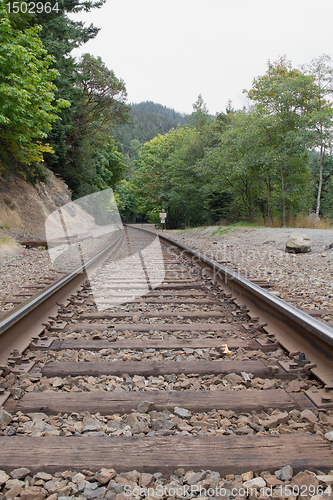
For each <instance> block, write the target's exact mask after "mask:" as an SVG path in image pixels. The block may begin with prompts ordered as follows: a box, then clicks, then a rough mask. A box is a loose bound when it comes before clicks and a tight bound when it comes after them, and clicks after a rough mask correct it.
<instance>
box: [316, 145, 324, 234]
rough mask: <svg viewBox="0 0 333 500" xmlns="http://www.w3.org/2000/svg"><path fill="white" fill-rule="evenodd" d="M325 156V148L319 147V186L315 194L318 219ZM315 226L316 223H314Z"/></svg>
mask: <svg viewBox="0 0 333 500" xmlns="http://www.w3.org/2000/svg"><path fill="white" fill-rule="evenodd" d="M324 154H325V146H323V145H322V144H321V145H320V162H319V186H318V194H317V208H316V217H319V210H320V198H321V189H322V186H323V160H324ZM315 225H316V222H315Z"/></svg>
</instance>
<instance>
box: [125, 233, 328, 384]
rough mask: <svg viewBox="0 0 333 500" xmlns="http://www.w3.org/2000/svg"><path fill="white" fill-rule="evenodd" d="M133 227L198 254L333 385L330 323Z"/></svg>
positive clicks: (216, 277) (215, 277) (289, 347)
mask: <svg viewBox="0 0 333 500" xmlns="http://www.w3.org/2000/svg"><path fill="white" fill-rule="evenodd" d="M125 225H126V224H125ZM129 226H130V227H132V228H134V229H137V230H140V231H147V232H150V233H153V234H156V235H158V236H159V237H160V238H161V239H162V240H165V241H166V242H169V243H170V244H172V245H174V246H176V247H178V248H179V249H181V250H182V251H183V252H185V253H186V254H188V255H189V256H191V257H195V258H196V261H197V262H198V263H199V264H200V265H201V264H202V263H204V264H206V265H207V267H206V268H205V271H206V272H209V274H210V275H211V278H212V279H213V281H216V282H217V283H218V284H219V286H220V287H221V288H223V290H224V291H225V292H228V293H232V294H233V295H234V296H235V297H236V299H237V300H238V302H239V303H242V304H244V305H246V307H247V308H248V309H249V315H250V316H252V317H254V316H259V317H260V319H261V320H263V321H264V322H265V323H266V324H267V326H266V327H264V329H265V330H266V332H267V333H269V334H271V335H273V336H275V338H276V340H277V341H278V342H279V343H280V344H281V345H282V346H283V347H284V348H285V349H286V350H287V351H289V353H290V356H291V357H293V356H294V355H296V354H298V353H299V352H302V353H304V354H305V355H306V358H307V359H309V361H310V362H309V363H307V366H305V368H306V370H307V371H308V372H311V373H313V374H314V375H315V376H316V377H317V378H319V379H320V380H321V381H322V382H323V383H324V384H326V385H327V386H329V387H331V386H332V388H333V329H332V328H331V327H330V326H328V325H327V324H325V323H322V322H321V321H318V320H317V319H315V318H312V317H311V316H309V315H308V314H306V313H305V312H303V311H301V310H300V309H297V308H296V307H294V306H292V305H290V304H288V303H287V302H285V301H284V300H282V299H280V298H279V297H276V296H275V295H272V294H271V293H269V292H267V291H266V290H264V289H263V288H261V287H260V286H258V285H256V284H255V283H252V282H251V281H249V280H247V279H246V278H243V277H242V276H240V275H239V274H237V273H236V272H234V271H232V270H231V269H229V268H227V267H226V266H223V265H222V264H219V263H218V262H216V261H214V260H212V259H210V258H209V257H206V256H205V255H203V254H201V253H199V252H197V251H196V250H193V249H192V248H190V247H188V246H186V245H183V244H182V243H179V242H178V241H175V240H173V239H171V238H169V237H167V236H164V235H163V234H161V233H160V232H155V231H151V230H149V229H144V228H137V227H135V226H131V225H129ZM201 267H202V266H201Z"/></svg>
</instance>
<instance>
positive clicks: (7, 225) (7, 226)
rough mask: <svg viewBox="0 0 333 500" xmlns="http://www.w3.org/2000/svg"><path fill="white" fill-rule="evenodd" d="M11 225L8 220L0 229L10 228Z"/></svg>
mask: <svg viewBox="0 0 333 500" xmlns="http://www.w3.org/2000/svg"><path fill="white" fill-rule="evenodd" d="M9 228H10V225H9V224H8V223H7V222H6V224H3V225H1V226H0V229H9Z"/></svg>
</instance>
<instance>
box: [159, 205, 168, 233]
mask: <svg viewBox="0 0 333 500" xmlns="http://www.w3.org/2000/svg"><path fill="white" fill-rule="evenodd" d="M166 216H167V214H166V213H165V212H164V210H163V209H162V212H160V219H161V224H162V231H163V228H164V223H165V219H166Z"/></svg>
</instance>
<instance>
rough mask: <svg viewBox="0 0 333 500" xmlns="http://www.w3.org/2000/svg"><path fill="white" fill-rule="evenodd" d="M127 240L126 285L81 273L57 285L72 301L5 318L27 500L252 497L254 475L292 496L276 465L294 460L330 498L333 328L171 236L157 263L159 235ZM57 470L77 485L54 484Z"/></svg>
mask: <svg viewBox="0 0 333 500" xmlns="http://www.w3.org/2000/svg"><path fill="white" fill-rule="evenodd" d="M123 233H124V234H123V235H122V236H121V237H120V238H119V240H118V242H117V243H116V245H115V247H114V248H113V250H112V252H113V253H112V257H111V258H110V257H109V259H111V260H112V262H113V263H116V266H115V267H114V268H113V270H114V272H113V275H112V278H109V277H108V276H110V275H108V276H107V275H106V274H103V271H100V270H98V265H97V264H96V263H95V268H96V269H97V270H96V271H95V272H96V273H97V275H98V276H99V280H98V281H99V283H98V286H97V288H96V287H95V289H94V287H93V286H92V283H94V279H95V278H94V276H93V277H92V279H91V280H90V281H89V280H87V275H86V274H85V273H80V274H77V275H76V276H75V277H74V281H71V282H68V283H67V284H66V285H65V288H59V287H58V286H53V285H50V286H49V288H54V290H56V294H57V295H56V296H54V295H52V294H51V292H48V293H47V294H46V295H49V297H48V298H46V300H45V301H44V302H43V304H44V305H43V306H40V307H39V308H38V307H37V306H36V307H35V301H34V299H29V300H30V301H28V304H30V309H31V311H30V313H29V314H25V315H23V314H22V307H23V306H19V307H18V310H16V312H15V310H14V311H12V312H14V313H15V315H16V316H15V317H14V319H12V320H11V319H10V314H8V315H6V317H3V318H1V321H2V323H1V326H0V327H1V328H2V334H1V336H0V341H1V342H3V343H2V344H1V347H2V353H3V357H2V360H1V362H2V365H1V367H0V368H2V375H0V404H2V405H3V408H2V409H1V407H0V418H1V419H2V420H1V423H2V425H1V433H0V434H1V435H0V471H6V475H7V474H8V475H10V473H11V472H12V471H13V470H17V469H19V470H21V469H20V468H23V469H22V470H23V471H24V470H25V469H27V471H26V472H22V475H21V476H20V475H19V474H18V475H16V476H15V477H16V480H17V478H19V480H18V481H19V482H20V481H21V482H24V481H26V484H25V487H26V488H29V487H30V490H31V488H35V490H33V491H35V495H36V496H31V497H28V496H25V497H24V486H23V485H22V484H21V485H20V488H21V489H20V492H21V498H23V497H24V498H48V497H50V498H51V496H52V495H55V496H54V497H52V500H53V499H56V498H62V497H64V498H72V497H73V498H75V497H80V498H116V496H117V495H120V496H119V500H120V499H121V498H126V490H124V488H125V485H127V486H128V485H130V486H131V487H132V489H133V488H134V487H135V486H138V487H141V488H142V491H141V498H143V497H145V494H144V493H143V491H144V490H143V488H144V487H148V486H149V487H154V485H155V486H156V485H164V486H165V485H168V486H169V490H167V489H166V490H165V491H164V495H165V496H164V497H165V498H167V497H172V496H173V494H172V492H171V493H170V482H171V483H172V482H173V483H174V486H175V485H176V484H178V485H183V486H184V485H187V486H188V485H192V486H193V485H198V484H199V483H200V484H201V485H204V486H205V488H209V487H214V488H216V487H217V486H218V485H220V487H221V486H224V487H225V491H226V495H227V497H224V498H245V497H246V494H245V497H244V494H243V496H242V495H240V496H239V495H237V494H236V493H235V494H234V495H233V494H232V493H231V490H232V488H231V487H232V486H235V484H236V485H238V486H239V487H240V486H242V485H244V484H246V481H247V482H249V481H250V482H251V481H252V483H251V484H255V486H254V487H255V488H257V491H258V495H257V496H256V495H255V497H259V486H260V485H261V486H267V487H273V488H275V491H277V489H278V488H280V489H281V487H282V486H283V487H285V482H284V481H285V480H286V478H285V477H284V476H283V473H281V474H282V476H281V474H280V476H279V474H275V475H274V472H276V471H278V470H279V469H281V468H283V471H284V474H285V471H286V470H289V469H288V467H289V468H291V469H290V470H293V472H294V474H295V473H297V472H298V471H305V470H306V471H314V472H316V473H317V476H315V475H314V474H313V476H310V474H311V473H310V472H308V473H307V474H308V475H307V478H309V477H313V478H315V481H317V482H315V483H314V484H316V485H317V486H318V487H319V486H320V487H321V488H322V489H321V490H320V492H323V491H324V490H325V488H327V487H329V485H330V484H331V483H330V482H329V480H327V479H326V483H325V480H324V479H322V481H320V480H318V477H322V478H324V477H328V476H325V474H328V473H329V471H330V470H331V469H333V451H332V448H331V443H330V441H333V437H332V431H333V411H332V410H331V409H332V408H333V337H332V332H333V330H331V329H330V328H329V327H327V326H326V325H324V324H322V323H320V322H318V321H316V320H314V319H312V318H310V317H308V316H306V315H305V314H304V313H301V312H298V311H297V310H296V309H295V308H293V307H292V306H288V305H287V304H286V305H285V306H284V305H283V301H281V300H280V299H277V298H276V297H274V296H272V295H270V294H269V293H268V292H266V291H265V290H262V289H260V288H259V287H258V285H257V284H253V283H250V282H246V280H242V279H241V278H240V277H237V276H236V275H234V274H233V273H232V271H228V270H226V268H223V267H222V266H218V265H217V264H216V265H215V267H214V263H213V262H212V261H210V260H209V259H207V258H206V259H201V258H200V257H199V256H198V255H195V252H194V253H191V251H190V249H188V248H186V247H181V246H178V247H177V246H175V245H172V244H170V242H168V241H166V240H164V239H162V240H161V249H162V250H159V249H158V247H157V246H156V249H155V250H156V251H155V250H154V248H155V247H154V246H152V248H153V251H154V252H155V253H153V254H150V255H148V254H147V255H145V249H146V248H147V247H148V246H149V245H152V244H153V242H154V240H155V235H153V234H151V233H147V232H144V231H141V230H138V229H136V228H135V229H134V228H132V227H130V226H128V227H126V228H125V229H124V231H123ZM155 243H156V242H155ZM126 259H127V262H131V259H133V261H132V264H131V265H128V269H127V270H126V269H125V268H126V266H125V264H124V262H126ZM117 262H118V264H117ZM133 263H134V264H135V265H133ZM140 263H141V264H142V266H140ZM162 264H163V266H164V269H165V276H164V279H163V282H162V283H161V284H159V285H158V286H157V287H156V286H155V285H154V282H155V284H156V282H157V280H158V276H157V275H158V271H157V269H158V268H159V269H160V268H161V265H162ZM117 266H118V267H117ZM124 266H125V268H124ZM98 273H100V274H98ZM101 273H102V274H101ZM95 281H96V280H95ZM144 286H146V288H147V289H146V294H145V295H142V296H137V298H135V299H134V300H130V301H128V302H127V303H126V300H127V299H126V297H127V298H128V297H130V296H131V294H134V295H135V294H137V293H138V290H139V291H140V290H141V289H142V287H143V288H144ZM58 288H59V289H58ZM54 290H52V291H54ZM44 293H45V292H44V291H41V292H40V293H39V295H43V294H44ZM110 296H111V298H110ZM115 297H116V299H115ZM119 298H121V299H122V301H125V302H123V303H122V304H121V305H117V304H116V303H115V300H119ZM37 302H38V301H37V299H36V303H37ZM59 303H60V306H59ZM281 304H282V305H281ZM96 305H98V306H99V307H97V306H96ZM101 306H102V307H101ZM101 309H102V310H101ZM20 311H21V312H20ZM38 311H39V312H38ZM20 316H22V318H21V319H20ZM32 337H33V339H32ZM31 339H32V340H31ZM9 352H10V354H9ZM7 354H9V357H8V358H9V359H8V360H7V362H6V361H5V359H4V356H5V355H6V356H5V357H6V358H7ZM7 363H8V366H9V367H10V368H9V369H7V367H6V366H5V365H6V364H7ZM0 374H1V372H0ZM331 437H332V439H331ZM113 469H114V470H115V471H116V472H115V471H113V472H110V471H112V470H113ZM65 471H72V472H67V473H66V472H65ZM73 471H74V472H73ZM129 471H131V472H129ZM133 471H134V472H133ZM189 471H190V472H189ZM191 471H192V472H191ZM263 471H266V472H265V473H264V472H263ZM116 473H117V474H118V475H116ZM52 474H54V475H55V477H58V478H60V479H61V481H62V483H63V482H64V481H65V483H66V480H67V483H66V484H67V486H66V488H67V489H66V488H65V491H63V490H61V487H60V486H59V488H58V487H57V486H56V487H54V489H52V488H50V489H48V488H47V487H46V483H47V482H50V477H51V475H52ZM61 474H62V476H61ZM66 474H67V475H66ZM75 474H76V475H75ZM80 474H81V475H80ZM126 474H127V475H126ZM170 474H171V476H170ZM318 474H319V476H318ZM320 474H322V476H320ZM331 474H332V473H331ZM256 476H259V477H256ZM7 477H8V478H9V476H7ZM73 477H75V478H77V477H79V478H81V482H82V481H83V485H84V486H83V487H82V485H81V486H78V484H79V481H78V480H77V481H74V480H73ZM291 477H292V476H291ZM27 478H28V479H27ZM29 478H30V479H29ZM36 478H37V479H36ZM166 478H167V479H166ZM331 478H332V482H333V476H331ZM5 479H6V478H5ZM60 479H59V481H60ZM287 479H288V478H287ZM289 479H290V478H289ZM294 479H295V478H294ZM8 480H9V483H8V484H9V486H6V481H5V480H4V481H2V482H1V473H0V491H1V487H2V485H5V486H4V487H5V488H6V489H4V490H2V494H3V495H4V498H15V495H14V496H11V495H9V496H8V491H10V486H11V484H12V483H10V481H11V480H12V479H10V478H9V479H7V481H8ZM70 480H71V481H70ZM13 481H15V478H14V479H13ZM52 481H55V479H54V477H53V476H52ZM61 481H60V482H61ZM237 481H238V483H237ZM253 481H254V483H253ZM255 481H257V482H256V483H255ZM260 481H261V482H260ZM313 481H314V479H313ZM88 483H89V484H90V485H91V484H92V485H94V484H95V483H96V484H95V486H91V490H89V492H87V491H88V490H87V489H86V488H87V484H88ZM68 484H70V485H71V486H68ZM249 484H250V483H249ZM311 484H312V483H311ZM299 486H301V485H300V484H299ZM317 486H316V487H317ZM8 488H9V489H8ZM36 488H37V489H36ZM38 488H39V490H38ZM306 488H309V484H308V483H307V486H306ZM161 491H162V490H161ZM197 491H199V490H197ZM281 491H282V490H281ZM6 492H7V496H6ZM28 492H29V491H28ZM124 492H125V493H124ZM168 492H169V493H168ZM310 492H311V490H310ZM37 493H38V494H37ZM97 493H98V494H97ZM294 493H295V491H294ZM312 493H313V495H311V494H309V492H308V491H307V495H308V497H304V495H303V498H310V497H311V496H314V495H315V494H316V493H317V490H316V491H315V492H312ZM19 494H20V493H18V494H17V495H16V497H17V498H19ZM326 494H327V492H326ZM38 495H39V496H38ZM48 495H49V496H48ZM66 495H67V496H66ZM121 495H125V496H123V497H121ZM150 495H153V493H151V494H150ZM197 495H198V493H195V494H193V496H197ZM0 496H1V493H0ZM133 496H135V495H134V494H133ZM136 496H137V495H136ZM147 496H149V495H147ZM175 496H177V495H175ZM208 496H215V497H218V494H216V495H212V494H210V495H208ZM273 496H274V495H273ZM288 496H290V495H286V494H285V493H283V494H282V493H281V496H280V497H279V496H278V493H276V495H275V497H276V498H287V497H288ZM161 497H163V495H160V498H161ZM296 497H297V495H296V496H294V498H296ZM127 498H129V497H128V496H127ZM151 498H155V497H154V496H151Z"/></svg>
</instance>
